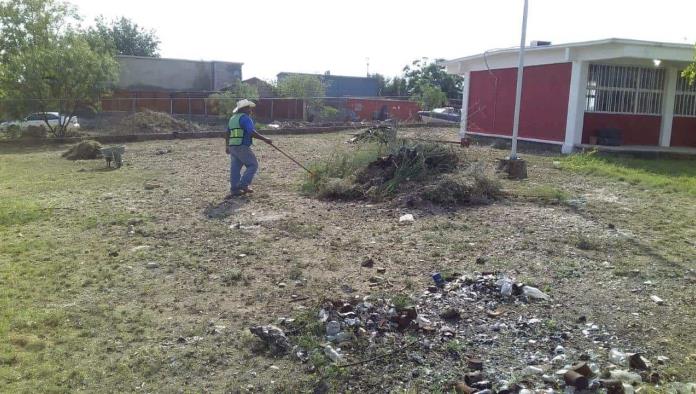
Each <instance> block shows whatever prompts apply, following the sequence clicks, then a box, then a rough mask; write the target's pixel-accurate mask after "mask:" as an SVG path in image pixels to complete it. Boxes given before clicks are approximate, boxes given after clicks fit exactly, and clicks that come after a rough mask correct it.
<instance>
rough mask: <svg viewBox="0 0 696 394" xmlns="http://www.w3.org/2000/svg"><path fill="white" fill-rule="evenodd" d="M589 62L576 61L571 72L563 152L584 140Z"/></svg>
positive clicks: (569, 151)
mask: <svg viewBox="0 0 696 394" xmlns="http://www.w3.org/2000/svg"><path fill="white" fill-rule="evenodd" d="M589 68H590V66H589V63H587V62H582V61H577V60H576V61H574V62H573V66H572V69H571V72H570V91H569V93H568V117H567V118H566V130H565V140H564V142H563V146H562V147H561V152H563V153H564V154H569V153H572V152H573V149H574V148H575V146H576V145H579V144H580V143H581V142H582V128H583V123H584V121H585V99H586V97H585V96H586V95H587V74H588V71H589Z"/></svg>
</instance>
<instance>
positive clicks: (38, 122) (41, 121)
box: [0, 112, 80, 131]
mask: <svg viewBox="0 0 696 394" xmlns="http://www.w3.org/2000/svg"><path fill="white" fill-rule="evenodd" d="M46 121H48V124H49V125H51V127H54V128H55V127H58V126H60V125H61V124H64V123H65V121H66V117H65V116H64V115H60V114H59V113H58V112H36V113H33V114H30V115H29V116H27V117H26V118H24V119H22V120H13V121H8V122H2V123H0V130H2V131H5V130H7V129H8V128H9V127H10V126H13V125H17V126H19V128H20V129H22V130H25V129H27V128H28V127H30V126H35V127H43V128H47V126H46ZM79 128H80V124H79V123H78V121H77V117H76V116H73V117H72V119H70V123H68V125H67V127H66V129H68V130H75V129H79Z"/></svg>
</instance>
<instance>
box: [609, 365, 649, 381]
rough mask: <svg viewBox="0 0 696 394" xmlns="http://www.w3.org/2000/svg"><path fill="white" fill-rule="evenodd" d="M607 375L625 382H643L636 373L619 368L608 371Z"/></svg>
mask: <svg viewBox="0 0 696 394" xmlns="http://www.w3.org/2000/svg"><path fill="white" fill-rule="evenodd" d="M609 376H610V377H611V379H613V380H620V381H622V382H624V383H626V384H639V383H643V379H642V378H641V377H640V375H638V374H637V373H633V372H628V371H622V370H620V369H617V370H614V371H611V372H609Z"/></svg>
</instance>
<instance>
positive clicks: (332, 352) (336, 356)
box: [324, 345, 343, 363]
mask: <svg viewBox="0 0 696 394" xmlns="http://www.w3.org/2000/svg"><path fill="white" fill-rule="evenodd" d="M324 354H326V356H327V357H328V358H330V359H331V361H333V362H335V363H338V362H341V361H343V356H341V353H339V352H338V350H336V349H334V348H333V347H331V345H327V346H326V347H325V348H324Z"/></svg>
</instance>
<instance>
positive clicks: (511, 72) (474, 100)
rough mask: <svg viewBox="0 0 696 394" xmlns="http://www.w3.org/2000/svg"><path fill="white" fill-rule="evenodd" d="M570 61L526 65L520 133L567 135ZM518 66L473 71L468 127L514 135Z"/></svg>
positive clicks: (553, 137)
mask: <svg viewBox="0 0 696 394" xmlns="http://www.w3.org/2000/svg"><path fill="white" fill-rule="evenodd" d="M571 67H572V66H571V63H559V64H547V65H543V66H530V67H525V69H524V84H523V90H522V107H521V108H520V137H526V138H535V139H540V140H548V141H563V140H564V139H565V127H566V119H567V116H568V95H569V92H570V74H571ZM516 84H517V69H514V68H506V69H500V70H491V71H474V72H472V73H471V76H470V81H469V119H468V127H467V128H468V129H469V130H470V131H477V132H482V133H490V134H501V135H512V126H513V118H514V111H515V89H516Z"/></svg>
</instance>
